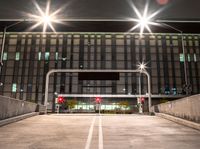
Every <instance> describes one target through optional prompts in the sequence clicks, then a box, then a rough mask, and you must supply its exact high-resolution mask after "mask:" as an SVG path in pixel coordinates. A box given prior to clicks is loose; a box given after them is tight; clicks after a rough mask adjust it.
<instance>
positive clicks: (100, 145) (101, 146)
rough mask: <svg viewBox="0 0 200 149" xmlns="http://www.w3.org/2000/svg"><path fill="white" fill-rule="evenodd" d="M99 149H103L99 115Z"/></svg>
mask: <svg viewBox="0 0 200 149" xmlns="http://www.w3.org/2000/svg"><path fill="white" fill-rule="evenodd" d="M99 149H103V130H102V117H101V115H99Z"/></svg>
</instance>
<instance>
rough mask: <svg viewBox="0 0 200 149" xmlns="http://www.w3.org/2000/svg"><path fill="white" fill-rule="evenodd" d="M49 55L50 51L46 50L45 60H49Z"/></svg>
mask: <svg viewBox="0 0 200 149" xmlns="http://www.w3.org/2000/svg"><path fill="white" fill-rule="evenodd" d="M49 55H50V53H49V52H45V60H49Z"/></svg>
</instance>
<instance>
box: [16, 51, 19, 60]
mask: <svg viewBox="0 0 200 149" xmlns="http://www.w3.org/2000/svg"><path fill="white" fill-rule="evenodd" d="M19 59H20V53H19V52H16V55H15V60H16V61H18V60H19Z"/></svg>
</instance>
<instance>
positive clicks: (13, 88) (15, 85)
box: [12, 83, 17, 92]
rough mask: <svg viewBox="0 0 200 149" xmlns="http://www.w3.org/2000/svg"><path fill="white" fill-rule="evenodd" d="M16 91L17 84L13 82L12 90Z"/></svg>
mask: <svg viewBox="0 0 200 149" xmlns="http://www.w3.org/2000/svg"><path fill="white" fill-rule="evenodd" d="M16 91H17V84H16V83H13V84H12V92H16Z"/></svg>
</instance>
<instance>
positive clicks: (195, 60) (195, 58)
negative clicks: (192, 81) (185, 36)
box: [194, 53, 197, 62]
mask: <svg viewBox="0 0 200 149" xmlns="http://www.w3.org/2000/svg"><path fill="white" fill-rule="evenodd" d="M194 62H197V55H196V54H195V53H194Z"/></svg>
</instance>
